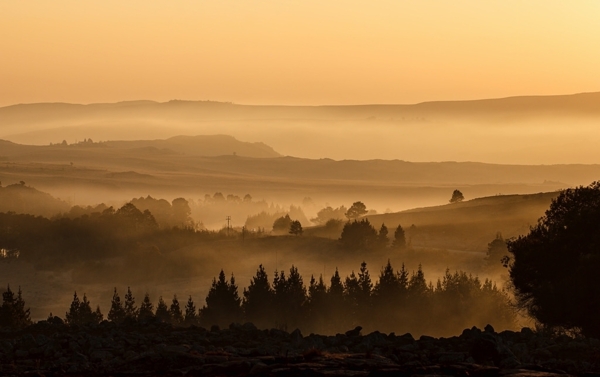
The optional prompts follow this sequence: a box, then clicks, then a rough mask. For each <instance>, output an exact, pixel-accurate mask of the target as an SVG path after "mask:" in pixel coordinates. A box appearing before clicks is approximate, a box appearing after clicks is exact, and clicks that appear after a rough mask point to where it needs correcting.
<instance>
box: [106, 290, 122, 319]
mask: <svg viewBox="0 0 600 377" xmlns="http://www.w3.org/2000/svg"><path fill="white" fill-rule="evenodd" d="M124 319H125V309H124V308H123V303H122V302H121V297H119V294H118V293H117V288H116V287H115V290H114V293H113V297H112V301H111V302H110V311H109V312H108V320H109V321H111V322H116V323H120V322H123V320H124Z"/></svg>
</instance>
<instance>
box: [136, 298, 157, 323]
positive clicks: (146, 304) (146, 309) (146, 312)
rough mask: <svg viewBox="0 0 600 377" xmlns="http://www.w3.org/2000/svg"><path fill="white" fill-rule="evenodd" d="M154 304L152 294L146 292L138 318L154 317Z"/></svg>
mask: <svg viewBox="0 0 600 377" xmlns="http://www.w3.org/2000/svg"><path fill="white" fill-rule="evenodd" d="M153 310H154V305H152V302H150V295H149V294H148V293H146V294H145V295H144V301H142V304H141V305H140V310H139V312H138V318H139V319H148V318H152V317H154V313H153Z"/></svg>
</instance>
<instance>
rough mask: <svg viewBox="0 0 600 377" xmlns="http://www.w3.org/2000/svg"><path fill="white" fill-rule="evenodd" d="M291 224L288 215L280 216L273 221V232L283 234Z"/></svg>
mask: <svg viewBox="0 0 600 377" xmlns="http://www.w3.org/2000/svg"><path fill="white" fill-rule="evenodd" d="M291 225H292V219H291V218H290V215H285V216H281V217H280V218H278V219H277V220H275V221H274V222H273V232H274V233H280V234H285V233H287V232H288V231H289V229H290V227H291Z"/></svg>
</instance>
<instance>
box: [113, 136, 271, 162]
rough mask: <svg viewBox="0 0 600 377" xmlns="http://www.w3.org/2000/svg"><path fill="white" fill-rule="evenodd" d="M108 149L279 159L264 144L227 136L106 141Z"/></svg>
mask: <svg viewBox="0 0 600 377" xmlns="http://www.w3.org/2000/svg"><path fill="white" fill-rule="evenodd" d="M103 145H106V146H107V147H109V148H120V149H141V148H155V149H159V150H167V151H172V152H175V153H182V154H187V155H194V156H222V155H233V154H235V155H238V156H246V157H258V158H261V157H279V156H281V155H280V154H279V153H277V152H275V151H274V150H273V148H271V147H270V146H268V145H266V144H264V143H245V142H242V141H239V140H236V139H235V138H234V137H232V136H227V135H198V136H175V137H171V138H169V139H166V140H133V141H107V142H104V143H103Z"/></svg>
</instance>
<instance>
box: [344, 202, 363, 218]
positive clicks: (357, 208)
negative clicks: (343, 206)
mask: <svg viewBox="0 0 600 377" xmlns="http://www.w3.org/2000/svg"><path fill="white" fill-rule="evenodd" d="M366 214H367V206H366V205H365V204H364V203H363V202H354V203H352V206H350V208H349V209H348V211H347V212H346V214H345V215H346V217H347V218H348V220H356V219H358V218H359V217H361V216H362V215H366Z"/></svg>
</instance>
